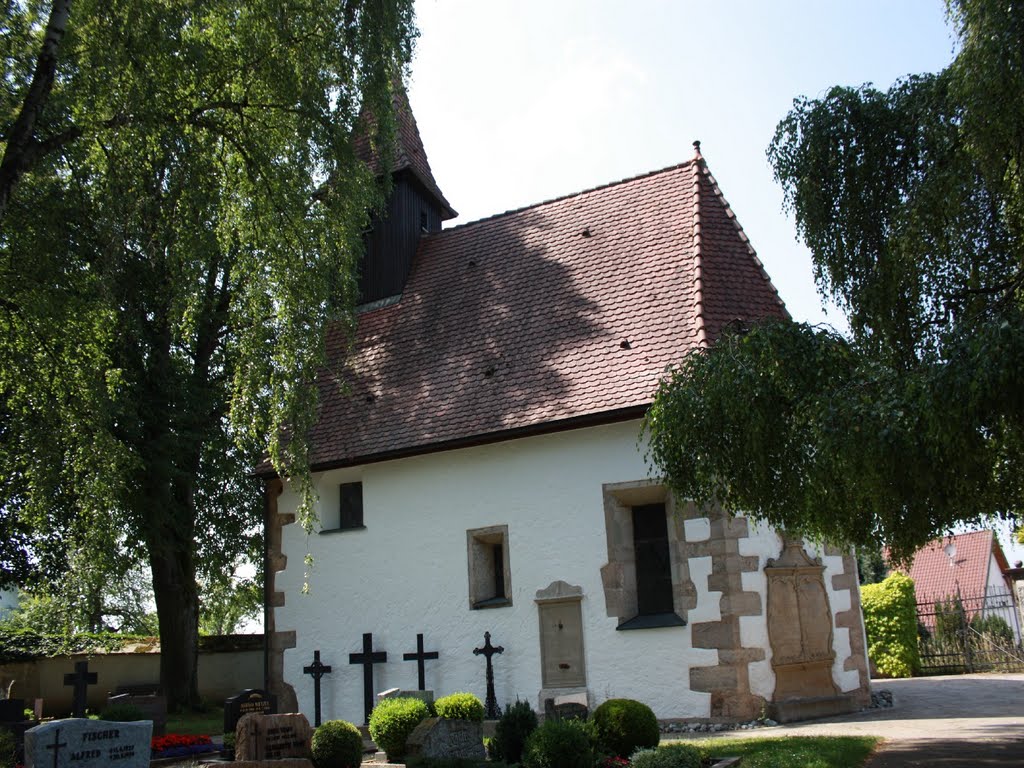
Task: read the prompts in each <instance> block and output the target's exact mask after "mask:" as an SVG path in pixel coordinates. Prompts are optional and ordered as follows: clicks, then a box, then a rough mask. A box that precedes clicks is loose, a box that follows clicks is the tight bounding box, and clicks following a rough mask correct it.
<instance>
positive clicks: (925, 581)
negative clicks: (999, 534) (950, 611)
mask: <svg viewBox="0 0 1024 768" xmlns="http://www.w3.org/2000/svg"><path fill="white" fill-rule="evenodd" d="M992 555H995V558H996V562H997V563H998V565H999V570H1000V571H1001V572H1003V573H1005V572H1006V570H1007V568H1008V565H1007V562H1006V556H1005V555H1004V554H1003V550H1002V547H1000V546H999V542H998V541H997V540H996V537H995V534H994V533H993V532H992V531H972V532H971V533H960V534H957V535H955V536H947V537H945V538H943V539H936V540H935V541H933V542H931V543H930V544H927V545H926V546H925V547H923V548H922V549H920V550H918V552H917V554H916V555H914V562H913V564H912V565H911V566H910V570H909V572H908V575H909V576H910V578H912V579H913V580H914V591H915V593H916V596H917V602H919V603H932V602H936V601H939V600H945V599H947V598H950V597H954V596H956V595H958V594H959V595H962V596H963V597H965V598H974V597H981V596H983V595H984V594H985V593H986V589H988V588H989V587H996V588H998V589H1000V590H1006V589H1008V587H1007V585H1006V583H1005V581H1004V582H1003V583H1001V584H989V580H988V576H989V560H990V558H991V557H992Z"/></svg>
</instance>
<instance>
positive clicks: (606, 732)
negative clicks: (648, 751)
mask: <svg viewBox="0 0 1024 768" xmlns="http://www.w3.org/2000/svg"><path fill="white" fill-rule="evenodd" d="M593 720H594V724H595V725H596V726H597V735H598V737H599V738H600V739H601V744H602V745H603V746H604V747H605V748H606V749H608V750H609V751H610V752H611V753H612V754H613V755H617V756H619V757H626V758H628V757H629V756H630V755H632V754H633V752H635V751H636V750H637V749H638V748H640V747H656V746H658V740H659V739H660V738H661V733H660V732H659V730H658V719H657V718H656V717H655V716H654V712H653V711H652V710H651V708H650V707H648V706H647V705H646V704H644V703H643V702H640V701H634V700H633V699H608V701H606V702H604V703H603V704H602V705H601V706H599V707H598V708H597V709H595V710H594V715H593Z"/></svg>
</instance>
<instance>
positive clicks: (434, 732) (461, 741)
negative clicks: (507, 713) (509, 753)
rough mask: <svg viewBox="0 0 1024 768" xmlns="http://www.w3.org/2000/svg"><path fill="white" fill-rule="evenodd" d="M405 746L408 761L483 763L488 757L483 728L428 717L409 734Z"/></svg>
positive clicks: (446, 719)
mask: <svg viewBox="0 0 1024 768" xmlns="http://www.w3.org/2000/svg"><path fill="white" fill-rule="evenodd" d="M405 746H406V756H407V757H433V758H445V759H454V758H467V759H470V760H483V759H484V758H485V757H486V756H487V753H486V750H484V730H483V724H482V723H476V722H473V721H472V720H449V719H448V718H445V717H428V718H427V719H426V720H424V721H423V722H421V723H420V724H419V725H417V726H416V728H415V729H413V732H412V733H411V734H409V738H408V740H407V741H406V742H405Z"/></svg>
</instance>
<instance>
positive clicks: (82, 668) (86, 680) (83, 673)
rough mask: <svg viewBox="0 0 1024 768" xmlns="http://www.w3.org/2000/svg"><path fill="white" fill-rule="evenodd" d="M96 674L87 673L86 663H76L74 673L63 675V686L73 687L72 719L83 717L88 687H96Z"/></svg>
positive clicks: (87, 664)
mask: <svg viewBox="0 0 1024 768" xmlns="http://www.w3.org/2000/svg"><path fill="white" fill-rule="evenodd" d="M96 680H97V678H96V673H95V672H90V671H89V662H88V661H76V662H75V671H74V672H68V673H66V674H65V675H64V685H73V686H74V687H75V692H74V694H73V696H74V697H73V699H72V705H71V714H72V716H74V717H85V706H86V699H87V698H88V696H87V694H88V692H89V686H90V685H96Z"/></svg>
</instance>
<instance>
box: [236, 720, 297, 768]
mask: <svg viewBox="0 0 1024 768" xmlns="http://www.w3.org/2000/svg"><path fill="white" fill-rule="evenodd" d="M312 738H313V729H312V728H310V726H309V721H308V720H307V719H306V716H305V715H302V714H290V715H256V714H249V715H243V716H242V718H241V719H240V720H239V721H238V726H237V727H236V729H235V760H237V761H242V762H244V761H246V760H282V759H285V758H290V757H297V758H310V757H311V756H312V753H311V751H310V746H309V743H310V739H312Z"/></svg>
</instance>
